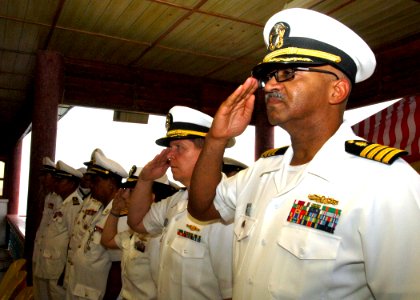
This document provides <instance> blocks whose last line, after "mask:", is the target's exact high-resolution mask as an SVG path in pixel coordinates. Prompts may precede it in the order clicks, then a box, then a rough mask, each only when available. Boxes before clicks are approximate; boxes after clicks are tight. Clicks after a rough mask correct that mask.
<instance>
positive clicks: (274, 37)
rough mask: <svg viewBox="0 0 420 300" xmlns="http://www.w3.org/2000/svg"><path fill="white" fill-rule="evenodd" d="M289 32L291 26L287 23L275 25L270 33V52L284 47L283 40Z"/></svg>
mask: <svg viewBox="0 0 420 300" xmlns="http://www.w3.org/2000/svg"><path fill="white" fill-rule="evenodd" d="M288 32H289V25H287V23H283V22H280V23H277V24H275V25H274V26H273V28H272V29H271V31H270V40H269V41H270V43H269V45H268V50H270V51H273V50H275V49H280V48H281V47H282V46H283V38H284V36H285V35H286V33H287V34H288Z"/></svg>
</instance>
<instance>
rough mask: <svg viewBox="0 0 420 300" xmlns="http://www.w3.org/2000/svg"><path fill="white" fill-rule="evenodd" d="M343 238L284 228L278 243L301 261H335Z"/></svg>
mask: <svg viewBox="0 0 420 300" xmlns="http://www.w3.org/2000/svg"><path fill="white" fill-rule="evenodd" d="M340 242H341V238H339V237H336V236H334V235H332V234H328V236H327V235H326V234H323V233H322V232H317V231H316V230H310V229H306V228H296V227H283V228H282V230H281V234H280V236H279V238H278V240H277V243H278V244H279V246H281V247H282V248H284V249H286V250H287V251H289V252H290V253H292V254H293V255H294V256H296V257H297V258H299V259H335V258H336V257H337V252H338V247H339V246H340Z"/></svg>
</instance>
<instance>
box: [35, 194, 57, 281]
mask: <svg viewBox="0 0 420 300" xmlns="http://www.w3.org/2000/svg"><path fill="white" fill-rule="evenodd" d="M62 202H63V199H62V198H61V197H60V196H59V195H57V194H56V193H49V194H48V195H47V196H45V201H44V210H43V211H42V218H41V222H40V224H39V227H38V230H37V232H36V236H35V242H34V252H33V256H32V265H33V275H34V276H35V277H39V278H43V279H56V278H58V277H57V276H56V275H55V273H56V272H55V270H54V269H53V268H54V265H53V264H51V263H49V261H50V260H51V259H56V256H57V255H56V253H54V251H53V252H51V244H52V243H54V241H52V240H51V239H50V237H48V235H47V230H48V229H49V227H50V226H51V224H52V223H53V218H54V214H55V213H56V211H57V210H58V209H59V208H60V206H61V203H62Z"/></svg>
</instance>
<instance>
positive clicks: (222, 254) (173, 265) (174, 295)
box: [143, 190, 233, 299]
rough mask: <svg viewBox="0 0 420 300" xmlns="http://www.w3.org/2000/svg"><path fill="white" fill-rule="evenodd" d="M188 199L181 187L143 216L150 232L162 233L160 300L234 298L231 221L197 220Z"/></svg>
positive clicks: (153, 205) (155, 204) (159, 281)
mask: <svg viewBox="0 0 420 300" xmlns="http://www.w3.org/2000/svg"><path fill="white" fill-rule="evenodd" d="M187 198H188V192H187V191H186V190H181V191H179V192H177V193H176V194H174V195H173V196H171V197H169V198H167V199H164V200H162V201H160V202H158V203H153V204H152V206H151V208H150V211H149V212H148V213H147V215H146V216H145V217H144V219H143V224H144V226H145V228H146V230H147V231H148V232H149V233H150V234H158V233H162V240H161V250H160V267H159V275H158V277H159V279H158V299H224V298H231V296H232V237H233V227H232V224H231V225H224V224H222V223H220V222H218V221H216V222H211V223H209V222H207V223H203V222H199V221H197V220H194V219H193V218H192V217H190V216H189V214H188V212H187V203H188V200H187Z"/></svg>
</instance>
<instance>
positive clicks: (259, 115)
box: [254, 90, 274, 160]
mask: <svg viewBox="0 0 420 300" xmlns="http://www.w3.org/2000/svg"><path fill="white" fill-rule="evenodd" d="M254 107H255V108H254V116H255V160H257V159H258V158H259V157H260V156H261V154H262V153H263V152H264V151H266V150H268V149H272V148H274V126H272V125H270V123H269V122H268V119H267V112H266V108H265V101H264V92H263V91H262V90H258V91H257V92H255V106H254Z"/></svg>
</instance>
